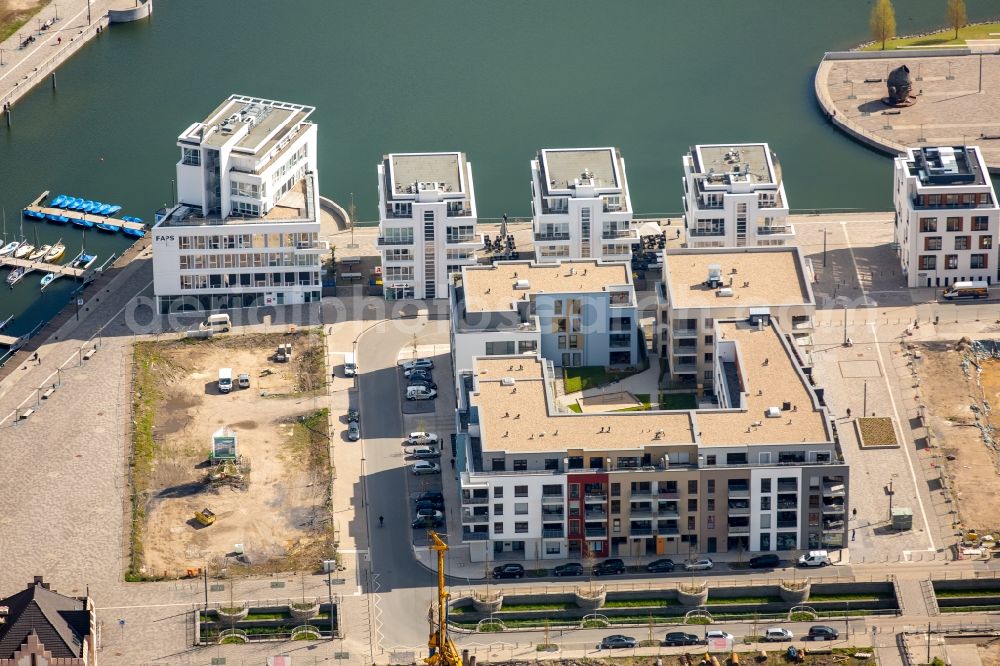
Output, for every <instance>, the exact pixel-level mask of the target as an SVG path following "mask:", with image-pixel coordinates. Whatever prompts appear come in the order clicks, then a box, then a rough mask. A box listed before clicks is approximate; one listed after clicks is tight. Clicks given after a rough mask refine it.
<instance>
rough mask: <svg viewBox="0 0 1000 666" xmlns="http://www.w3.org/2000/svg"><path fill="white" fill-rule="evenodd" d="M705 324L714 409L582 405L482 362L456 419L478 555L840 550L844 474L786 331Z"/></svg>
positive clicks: (531, 369)
mask: <svg viewBox="0 0 1000 666" xmlns="http://www.w3.org/2000/svg"><path fill="white" fill-rule="evenodd" d="M714 326H715V328H714V329H713V330H714V335H715V337H716V339H717V340H719V343H718V354H717V357H716V358H717V360H716V362H715V367H714V372H715V374H716V376H717V377H718V380H717V381H719V382H720V383H722V384H723V385H724V389H723V393H724V397H723V399H722V401H723V406H720V407H719V408H715V409H697V410H680V411H646V412H642V411H638V412H608V413H583V414H577V413H573V412H571V411H569V410H568V409H567V408H566V407H563V406H561V405H560V403H559V402H558V400H556V399H555V395H556V385H555V381H556V378H555V377H554V376H553V375H552V368H551V365H550V364H549V363H547V362H546V361H544V360H540V359H537V358H531V357H529V356H524V355H519V356H507V357H489V358H482V357H481V358H477V359H476V360H475V362H474V367H473V369H472V371H471V372H468V373H464V374H465V376H464V377H463V381H462V382H461V385H462V386H463V388H464V390H465V391H467V393H468V396H467V397H466V399H465V400H464V403H465V405H466V407H465V408H464V410H460V413H459V418H458V419H457V420H458V423H459V426H460V427H459V435H458V437H457V444H458V456H457V467H458V469H459V470H460V485H461V510H462V524H463V541H464V542H465V543H466V544H467V545H468V546H469V547H470V553H471V557H472V559H473V561H484V560H491V559H497V558H513V559H527V560H535V559H562V558H588V557H609V556H619V557H620V556H643V555H683V556H689V557H690V556H693V555H694V554H697V553H705V552H707V553H713V552H734V551H740V552H742V551H746V552H763V551H794V550H797V549H807V548H808V549H814V548H842V547H845V546H846V536H847V531H846V516H847V510H848V493H849V488H848V481H849V479H848V468H847V466H846V464H845V463H844V461H843V457H842V455H841V452H840V450H839V448H838V444H837V441H836V437H835V436H834V425H833V424H832V422H831V420H830V417H829V414H828V412H827V410H826V408H825V406H824V405H823V404H822V401H821V399H820V397H819V396H818V395H817V394H816V393H815V392H814V391H813V389H812V387H811V385H810V383H809V381H808V379H807V377H806V374H805V373H804V371H803V368H802V367H801V365H800V363H799V361H798V358H797V356H796V355H795V353H794V351H793V349H792V348H791V346H790V345H789V343H788V341H787V340H786V338H785V335H784V333H783V332H782V331H781V329H780V328H779V326H778V324H777V323H776V322H775V321H774V320H772V319H770V318H758V319H756V320H754V321H753V322H751V321H716V322H715V325H714Z"/></svg>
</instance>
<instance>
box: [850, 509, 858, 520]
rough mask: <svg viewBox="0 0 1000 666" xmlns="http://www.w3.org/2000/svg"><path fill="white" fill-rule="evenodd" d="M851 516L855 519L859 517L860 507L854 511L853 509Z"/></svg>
mask: <svg viewBox="0 0 1000 666" xmlns="http://www.w3.org/2000/svg"><path fill="white" fill-rule="evenodd" d="M851 515H852V516H854V517H855V518H857V517H858V507H854V508H853V509H851Z"/></svg>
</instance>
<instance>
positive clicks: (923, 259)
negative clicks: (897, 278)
mask: <svg viewBox="0 0 1000 666" xmlns="http://www.w3.org/2000/svg"><path fill="white" fill-rule="evenodd" d="M917 266H918V267H919V268H920V270H922V271H933V270H936V269H937V257H935V256H934V255H932V254H922V255H920V256H919V257H917Z"/></svg>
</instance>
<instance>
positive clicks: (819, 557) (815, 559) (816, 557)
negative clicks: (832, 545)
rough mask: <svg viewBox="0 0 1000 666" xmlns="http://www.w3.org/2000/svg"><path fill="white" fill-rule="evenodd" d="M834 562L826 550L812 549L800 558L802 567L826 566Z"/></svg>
mask: <svg viewBox="0 0 1000 666" xmlns="http://www.w3.org/2000/svg"><path fill="white" fill-rule="evenodd" d="M830 564H833V562H831V561H830V554H829V553H827V552H826V551H825V550H810V551H809V552H808V553H806V554H805V555H803V556H802V557H800V558H799V566H800V567H825V566H829V565H830Z"/></svg>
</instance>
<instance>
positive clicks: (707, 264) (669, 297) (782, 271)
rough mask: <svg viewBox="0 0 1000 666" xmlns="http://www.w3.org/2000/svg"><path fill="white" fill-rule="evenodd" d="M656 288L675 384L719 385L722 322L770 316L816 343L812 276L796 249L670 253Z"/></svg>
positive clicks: (663, 349) (661, 339) (659, 342)
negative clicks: (718, 348) (719, 328)
mask: <svg viewBox="0 0 1000 666" xmlns="http://www.w3.org/2000/svg"><path fill="white" fill-rule="evenodd" d="M663 256H664V260H663V281H662V282H660V283H659V284H658V285H657V290H656V297H657V320H656V326H655V332H656V346H657V348H658V349H659V351H660V356H661V358H665V359H666V360H667V368H668V372H669V377H670V381H671V382H672V383H673V384H674V385H676V386H682V387H687V388H693V389H697V390H698V392H699V393H700V392H701V391H703V390H707V391H711V390H712V388H713V387H714V386H715V361H716V358H715V356H716V349H715V347H716V344H717V342H718V341H717V340H716V338H715V332H714V329H715V322H716V321H719V320H724V319H747V318H749V317H751V316H759V315H766V316H767V317H773V318H774V319H776V320H777V321H778V322H779V323H780V324H781V326H782V327H783V328H784V330H785V331H787V332H788V333H789V335H790V336H791V337H792V339H793V340H794V341H795V343H796V344H797V345H803V344H811V342H812V340H811V334H812V331H813V315H814V314H815V312H816V299H815V296H814V294H813V291H812V282H813V273H812V269H811V266H810V264H809V262H808V261H806V259H805V258H804V257H803V255H802V251H801V250H799V248H797V247H754V248H750V247H747V248H744V249H742V250H737V249H735V248H730V249H723V248H720V249H713V248H702V249H676V250H665V251H664V255H663Z"/></svg>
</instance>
